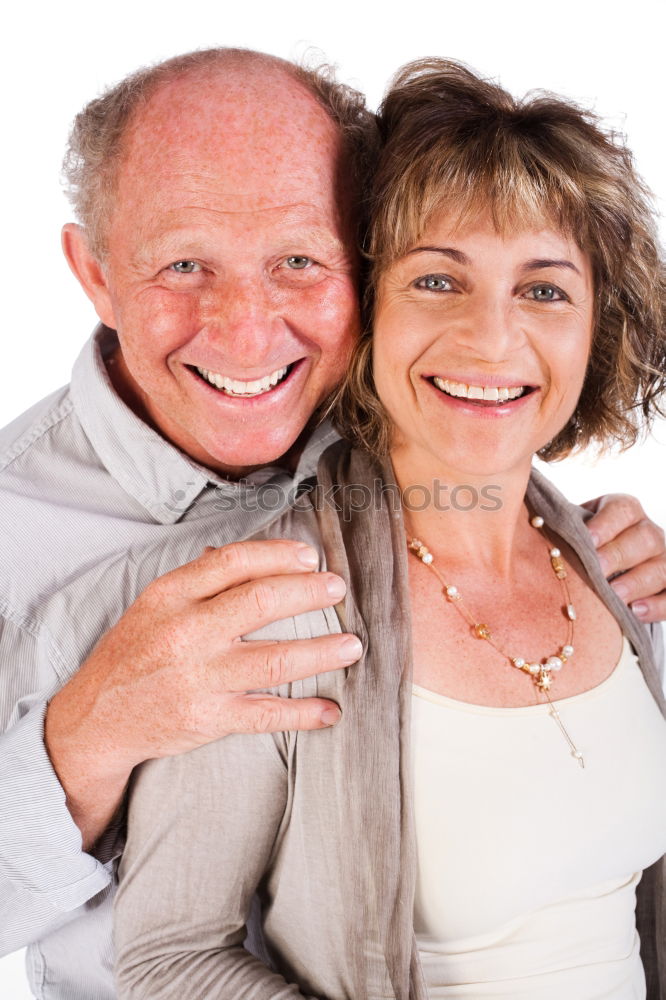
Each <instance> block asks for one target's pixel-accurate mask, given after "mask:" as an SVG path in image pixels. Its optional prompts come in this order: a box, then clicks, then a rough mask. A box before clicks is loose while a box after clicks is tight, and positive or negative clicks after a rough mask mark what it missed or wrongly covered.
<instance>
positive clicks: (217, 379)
mask: <svg viewBox="0 0 666 1000" xmlns="http://www.w3.org/2000/svg"><path fill="white" fill-rule="evenodd" d="M293 367H294V364H290V365H287V366H286V367H284V368H278V369H277V370H276V371H274V372H271V373H270V374H269V375H264V376H263V378H260V379H253V380H252V381H245V382H244V381H241V380H239V379H234V378H231V377H230V376H228V375H221V374H220V373H219V372H212V371H209V370H208V369H207V368H199V367H196V368H194V369H193V370H194V371H196V372H197V374H198V375H200V376H201V378H202V379H204V380H205V381H206V382H208V383H209V385H212V386H215V388H216V389H219V390H220V391H221V392H223V393H225V395H227V396H261V395H263V394H264V393H266V392H270V390H271V389H274V388H275V386H276V385H278V384H279V383H280V382H282V381H284V379H285V378H287V377H288V375H289V374H290V372H291V371H292V369H293Z"/></svg>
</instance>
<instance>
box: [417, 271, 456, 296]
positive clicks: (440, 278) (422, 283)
mask: <svg viewBox="0 0 666 1000" xmlns="http://www.w3.org/2000/svg"><path fill="white" fill-rule="evenodd" d="M416 287H417V288H425V289H426V291H428V292H449V291H451V288H452V284H451V279H450V278H447V277H446V275H444V274H425V275H424V276H423V277H422V278H419V279H418V281H417V282H416Z"/></svg>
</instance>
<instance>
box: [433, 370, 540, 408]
mask: <svg viewBox="0 0 666 1000" xmlns="http://www.w3.org/2000/svg"><path fill="white" fill-rule="evenodd" d="M433 382H434V383H435V385H436V386H437V388H438V389H441V390H442V392H445V393H446V394H447V395H448V396H458V397H459V398H461V399H483V400H486V399H487V400H489V401H491V402H496V403H505V402H506V401H507V399H518V397H519V396H522V394H523V392H524V391H525V386H524V385H516V386H511V387H508V386H501V387H498V386H483V385H466V384H465V383H464V382H451V381H449V379H447V378H440V377H439V375H435V377H434V378H433Z"/></svg>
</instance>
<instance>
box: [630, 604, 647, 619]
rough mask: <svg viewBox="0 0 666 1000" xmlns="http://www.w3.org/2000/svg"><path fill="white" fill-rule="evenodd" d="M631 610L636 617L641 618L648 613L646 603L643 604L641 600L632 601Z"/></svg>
mask: <svg viewBox="0 0 666 1000" xmlns="http://www.w3.org/2000/svg"><path fill="white" fill-rule="evenodd" d="M631 610H632V611H633V613H634V614H635V615H636V617H637V618H643V617H644V616H645V615H646V614H647V613H648V606H647V604H643V602H642V601H634V603H633V604H632V605H631Z"/></svg>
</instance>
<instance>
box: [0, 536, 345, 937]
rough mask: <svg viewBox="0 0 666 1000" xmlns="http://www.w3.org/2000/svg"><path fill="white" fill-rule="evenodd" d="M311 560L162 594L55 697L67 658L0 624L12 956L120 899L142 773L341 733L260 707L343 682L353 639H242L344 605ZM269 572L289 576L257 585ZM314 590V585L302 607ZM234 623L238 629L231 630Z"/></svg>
mask: <svg viewBox="0 0 666 1000" xmlns="http://www.w3.org/2000/svg"><path fill="white" fill-rule="evenodd" d="M295 547H296V546H295V545H294V543H288V542H284V543H283V542H268V543H247V546H231V547H229V548H228V549H226V550H223V549H218V550H210V551H207V552H206V553H204V555H203V556H202V557H201V558H200V559H198V560H195V561H194V562H193V563H191V564H189V565H188V566H185V567H182V569H179V570H176V571H174V572H173V573H172V574H168V575H167V576H165V577H164V578H161V579H160V580H157V581H155V583H154V584H153V585H151V587H150V588H149V589H148V592H147V593H144V595H142V596H141V597H140V598H139V599H138V600H137V601H136V602H135V604H134V605H132V606H131V608H130V609H129V610H128V612H127V613H126V614H125V615H124V616H123V617H122V618H121V619H120V621H119V622H118V624H117V625H116V626H115V628H114V629H112V630H111V631H110V632H109V633H107V635H106V636H105V637H103V638H102V640H101V641H100V642H99V644H98V646H97V647H96V649H95V650H94V651H93V654H92V655H91V656H90V657H89V658H88V660H87V661H86V664H84V667H82V668H81V670H80V671H79V674H76V675H75V676H74V677H73V678H72V680H71V681H70V682H69V683H68V684H67V685H65V686H64V687H62V688H61V690H60V692H59V694H56V695H55V697H54V696H53V695H54V691H56V690H57V688H58V686H59V681H58V677H59V676H62V674H63V672H64V666H63V664H62V662H61V661H60V659H59V656H56V653H57V649H56V648H55V647H54V645H53V643H52V642H51V641H49V640H48V639H45V638H44V636H43V635H41V634H40V633H39V632H38V630H36V629H33V628H28V627H25V625H21V624H20V623H18V622H15V621H12V620H9V619H7V618H0V673H1V676H2V687H1V689H0V709H1V710H2V716H1V719H0V723H1V724H2V725H3V726H4V727H5V728H4V732H3V733H0V954H7V953H9V952H11V951H14V950H16V949H18V948H21V947H23V946H25V945H27V944H29V943H31V942H33V941H36V940H39V939H40V938H41V937H43V936H44V935H45V934H46V933H48V932H49V931H52V930H54V929H55V928H56V927H58V926H60V925H62V924H64V923H67V922H69V921H70V920H72V919H74V918H75V917H76V916H77V913H80V909H79V908H80V907H81V906H82V905H83V904H85V903H86V902H88V901H89V900H91V899H93V898H94V897H96V896H97V895H98V894H100V893H104V892H107V891H108V890H109V887H110V885H111V882H112V877H113V863H114V859H117V858H118V857H119V856H120V854H121V852H122V849H123V846H124V829H125V823H124V814H123V809H122V803H123V797H124V789H125V784H126V780H127V777H128V775H129V772H130V770H131V767H132V766H133V765H132V761H133V760H134V761H137V760H139V759H141V760H143V759H145V758H146V757H151V756H159V755H160V754H161V753H169V752H172V753H176V752H179V750H181V749H188V748H189V747H191V746H194V745H197V744H198V743H204V742H206V741H207V740H210V739H215V738H217V735H218V734H219V735H223V734H224V733H226V732H235V731H248V732H252V731H266V732H268V731H269V730H270V729H276V730H277V729H281V728H284V729H286V728H318V727H322V726H326V725H329V724H331V722H332V721H334V720H335V719H337V718H338V716H339V710H338V708H337V706H335V705H333V704H332V703H331V702H327V701H323V700H320V699H303V700H302V701H300V702H299V701H293V702H290V701H287V700H286V699H273V698H269V697H265V696H258V695H251V694H247V693H246V692H247V691H248V690H249V689H251V688H262V687H265V686H266V685H267V683H268V682H269V681H270V680H271V679H272V680H273V682H274V683H276V682H277V679H278V678H279V679H280V682H282V681H284V682H286V681H287V680H289V679H290V677H296V676H299V675H305V674H312V673H316V672H318V671H319V670H322V669H334V668H337V667H338V666H339V665H340V663H341V662H342V658H341V657H339V656H338V655H337V649H338V644H339V642H340V640H342V639H343V637H342V636H331V637H325V638H322V639H316V640H313V641H312V642H309V641H305V642H303V643H293V644H292V643H290V644H289V645H288V646H287V645H286V644H278V643H257V644H256V645H255V644H250V643H240V642H239V641H238V640H234V639H231V638H229V635H230V633H233V631H235V629H236V628H237V629H238V630H239V632H243V633H244V632H247V631H250V630H251V629H252V628H254V627H256V626H255V624H254V623H255V622H259V621H269V620H273V619H277V618H282V617H283V615H284V612H283V610H282V607H283V606H285V607H286V606H293V607H302V608H305V607H307V606H312V607H316V606H324V605H330V604H333V603H336V599H334V598H332V597H331V596H329V595H328V594H327V593H326V586H325V584H326V580H327V579H329V577H330V574H315V573H312V571H311V567H308V566H307V565H305V564H303V563H299V561H298V558H297V557H296V556H295V554H294V549H295ZM244 556H247V559H246V563H247V566H246V568H245V569H243V565H244V563H243V559H244ZM250 564H251V569H250V568H248V567H249V566H250ZM299 567H300V568H299ZM262 569H263V571H266V570H268V572H269V573H272V574H273V576H272V577H269V579H267V580H265V581H263V582H262V581H257V580H255V579H254V577H255V576H259V574H260V572H261V571H262ZM281 573H282V574H286V577H285V578H284V579H283V578H282V577H280V579H276V578H275V577H276V575H278V576H279V575H280V574H281ZM298 575H300V580H301V582H304V583H305V584H306V585H305V587H304V590H303V593H301V594H299V595H298V597H293V596H292V591H293V587H294V581H295V580H296V577H297V576H298ZM244 579H246V580H247V582H244V583H240V582H239V580H244ZM216 588H217V589H216ZM218 591H219V592H218ZM324 595H325V596H324ZM232 618H233V620H234V621H235V622H236V623H237V624H236V625H235V626H233V627H229V629H228V630H227V629H225V623H226V625H228V624H229V621H230V620H231V619H232ZM227 654H228V655H227ZM345 656H346V658H347V662H348V663H351V662H353V660H354V659H355V656H352V655H351V654H350V653H349V652H347V653H346V654H345ZM52 657H55V660H54V662H51V658H52ZM44 678H52V683H50V682H48V681H47V682H46V686H44V684H45V682H44ZM60 683H61V682H60ZM40 685H42V687H43V690H41V691H40V690H36V689H37V688H38V687H39V686H40ZM49 698H51V701H50V704H49V708H48V713H47V703H48V702H49ZM327 711H331V712H332V719H331V721H330V722H329V720H328V719H327V717H326V716H325V715H324V714H323V713H325V712H327ZM51 713H52V714H51ZM45 715H46V731H47V738H46V743H45V721H44V720H45ZM50 723H51V731H50V736H51V741H50V742H49V724H50ZM123 740H125V741H126V742H125V743H123ZM50 754H51V756H50Z"/></svg>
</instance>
